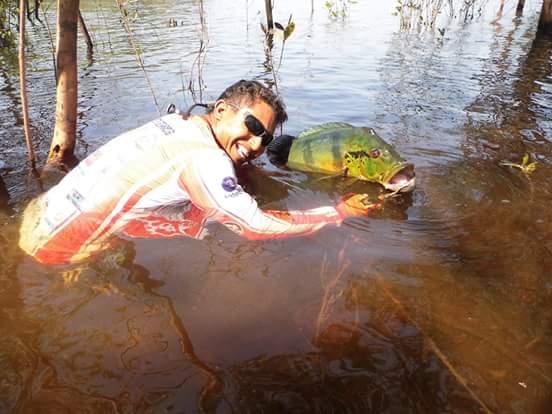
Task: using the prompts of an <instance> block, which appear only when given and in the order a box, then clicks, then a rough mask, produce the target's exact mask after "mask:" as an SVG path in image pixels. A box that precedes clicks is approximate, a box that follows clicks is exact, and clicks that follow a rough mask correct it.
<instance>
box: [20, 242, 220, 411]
mask: <svg viewBox="0 0 552 414" xmlns="http://www.w3.org/2000/svg"><path fill="white" fill-rule="evenodd" d="M133 256H134V252H133V247H132V244H131V243H128V244H126V245H125V247H124V248H123V249H121V250H120V251H118V252H111V253H109V254H105V255H104V256H103V257H102V258H99V259H98V261H96V262H94V263H90V264H88V265H83V266H81V267H77V268H68V269H66V270H64V271H61V274H60V272H59V271H54V272H52V271H48V273H47V274H44V269H43V268H40V267H39V266H38V265H36V264H34V263H30V262H25V263H23V264H22V265H21V266H19V268H18V282H19V284H20V288H21V289H23V291H24V292H25V294H24V296H23V300H24V309H25V315H26V319H27V320H29V321H30V322H32V323H33V324H36V325H37V326H40V330H39V332H37V333H36V335H37V337H36V340H35V341H36V342H35V343H36V345H37V347H38V352H39V353H40V355H41V358H42V360H43V361H44V363H45V364H46V367H44V368H43V369H44V370H45V374H44V376H45V377H47V378H43V379H42V382H41V383H39V384H35V387H37V386H38V387H39V388H40V389H41V392H39V393H38V394H37V395H38V396H35V395H34V394H33V397H32V398H27V399H24V401H23V402H24V403H25V409H27V410H28V411H29V412H31V411H32V409H33V407H39V406H41V405H44V404H46V405H48V404H49V403H48V401H50V400H52V399H53V400H55V404H61V407H63V409H64V410H67V411H68V412H69V411H71V410H72V408H71V407H74V406H75V405H74V404H75V399H74V398H72V396H75V397H79V398H80V399H81V400H82V401H81V403H80V405H81V406H82V407H83V409H85V410H87V411H90V412H96V410H97V409H99V408H100V407H98V404H100V403H101V404H102V405H103V406H104V407H105V408H108V407H110V409H109V410H108V411H107V412H120V411H121V410H122V411H125V410H128V409H130V410H131V411H136V410H138V411H140V410H142V409H146V408H147V407H151V406H156V407H158V409H163V408H167V407H170V406H173V407H174V406H178V407H180V408H181V409H186V410H190V411H195V407H196V404H197V403H196V396H200V399H199V404H200V407H201V406H202V405H206V404H207V405H208V403H209V398H212V395H213V394H215V393H216V392H217V390H220V380H219V379H218V378H217V373H216V371H215V370H214V369H213V368H210V367H209V366H208V365H207V364H205V363H204V362H202V361H201V360H200V359H199V358H198V357H197V356H196V354H195V352H194V348H193V346H192V343H191V341H190V338H189V337H188V334H187V332H186V330H185V328H184V326H183V325H182V322H181V320H180V317H179V316H178V314H177V313H176V312H175V310H174V307H173V305H172V302H171V299H170V298H168V297H166V296H164V295H160V294H157V293H155V291H154V290H153V288H154V287H159V283H158V282H156V281H154V280H152V279H150V278H149V272H148V271H147V270H146V269H145V268H143V267H141V266H139V265H135V264H134V263H133ZM60 276H61V277H60ZM175 390H179V391H180V393H176V394H175V393H174V392H173V391H175ZM42 393H45V394H46V396H45V397H44V398H43V397H42ZM51 394H54V395H51ZM56 395H57V396H56ZM100 396H101V397H100ZM201 396H203V397H201ZM66 398H67V400H65V399H66ZM45 399H46V400H47V401H44V400H45ZM64 400H65V401H64ZM108 403H109V404H108ZM186 407H187V408H186ZM51 409H53V407H52V408H51Z"/></svg>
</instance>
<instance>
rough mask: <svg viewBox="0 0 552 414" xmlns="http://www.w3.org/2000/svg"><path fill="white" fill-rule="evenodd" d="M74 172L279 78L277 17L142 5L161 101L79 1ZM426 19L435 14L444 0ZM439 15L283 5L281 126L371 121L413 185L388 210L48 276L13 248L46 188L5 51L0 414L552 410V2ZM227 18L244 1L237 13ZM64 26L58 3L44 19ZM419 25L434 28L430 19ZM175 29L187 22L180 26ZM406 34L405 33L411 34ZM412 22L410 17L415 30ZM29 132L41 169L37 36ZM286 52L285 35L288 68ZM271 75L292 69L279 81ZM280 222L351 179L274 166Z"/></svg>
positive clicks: (119, 33) (251, 187) (494, 4)
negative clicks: (121, 143)
mask: <svg viewBox="0 0 552 414" xmlns="http://www.w3.org/2000/svg"><path fill="white" fill-rule="evenodd" d="M81 3H82V11H83V15H84V18H85V19H86V21H87V23H88V26H89V28H90V30H91V32H92V34H93V37H94V42H95V51H94V54H93V55H91V56H90V55H89V56H87V54H86V48H85V46H84V43H83V42H81V44H80V46H79V53H80V55H79V81H80V84H79V119H78V139H79V143H78V155H79V156H80V157H81V158H82V157H84V156H85V155H86V154H88V153H90V152H91V151H92V150H94V149H95V148H97V147H98V146H99V145H101V144H102V143H104V142H106V141H108V140H109V139H110V138H112V137H114V136H116V135H117V134H119V133H121V132H123V131H125V130H128V129H130V128H133V127H136V126H138V125H141V124H143V123H145V122H148V121H149V120H151V119H153V118H155V117H156V116H157V110H156V106H155V104H154V100H153V98H152V92H151V90H153V91H154V93H155V96H156V99H157V101H158V104H159V108H160V111H161V112H163V111H164V108H166V106H167V105H168V104H169V103H171V102H174V103H175V104H177V105H178V106H181V107H186V106H187V105H190V104H191V103H192V94H191V92H190V90H189V88H188V84H189V82H190V80H194V88H195V89H194V92H195V93H196V94H197V95H199V94H200V92H201V94H203V97H204V99H205V100H208V99H212V98H214V97H216V96H217V95H218V94H219V93H220V91H221V90H222V89H223V88H225V87H226V86H227V85H228V84H230V83H232V82H234V81H235V80H237V79H241V78H258V79H264V80H266V81H268V82H273V75H272V73H271V72H270V71H269V70H268V69H267V65H266V62H267V54H266V50H265V47H264V45H263V35H262V32H261V30H260V24H259V23H260V22H261V20H262V19H263V16H264V5H263V4H262V2H260V1H256V2H253V1H251V0H245V1H242V2H233V3H230V2H225V1H222V0H206V1H205V2H204V10H205V23H206V24H205V27H204V30H203V38H204V40H205V45H206V49H205V53H204V54H202V55H201V62H203V65H202V68H201V80H202V82H203V87H204V88H203V89H202V90H201V91H200V89H199V88H198V87H199V86H201V83H200V82H199V81H198V73H199V72H198V68H197V66H194V61H195V59H196V58H197V56H198V55H197V51H198V49H199V47H200V37H201V34H202V31H201V28H200V26H199V21H200V17H199V3H198V2H197V1H191V0H185V1H181V2H176V1H160V0H155V1H148V2H141V1H136V2H132V3H129V4H128V8H129V10H130V12H129V16H130V17H131V20H132V27H133V30H134V36H135V40H136V43H137V44H139V46H140V48H141V49H142V50H143V52H144V53H143V58H144V63H145V68H146V71H147V75H148V79H149V81H150V83H151V88H150V87H149V86H148V82H147V81H146V79H145V77H144V72H143V71H142V70H141V69H140V68H139V67H138V66H137V64H136V60H135V53H134V51H133V49H132V46H131V43H130V41H129V38H128V35H127V33H126V32H125V31H124V30H123V28H122V26H121V22H120V16H121V15H120V13H119V11H118V9H117V8H116V7H115V5H114V4H113V2H107V1H103V0H98V1H82V2H81ZM428 3H430V2H428ZM515 3H516V2H514V1H506V2H505V5H504V9H503V11H502V14H501V15H499V16H497V13H498V11H499V2H498V1H486V2H483V4H479V3H478V5H477V7H475V8H474V13H473V19H472V18H468V19H467V21H464V19H463V18H462V16H459V15H460V14H461V11H460V10H457V11H456V13H455V14H456V17H453V18H450V19H449V18H448V11H447V9H444V10H443V13H442V14H441V15H439V16H438V19H437V22H436V29H437V30H429V29H428V28H427V26H424V25H423V24H422V25H420V24H414V23H416V22H418V21H419V17H418V15H416V14H415V15H413V16H411V17H410V18H408V16H405V17H404V19H403V25H402V28H401V17H400V16H394V15H392V12H393V11H394V9H395V6H396V2H394V1H391V0H388V1H381V2H358V3H356V4H350V5H349V14H348V16H346V17H345V18H337V19H333V18H331V17H330V16H329V15H328V12H327V11H326V9H325V8H324V5H323V2H322V1H315V2H314V11H311V2H307V1H305V2H297V1H290V0H279V1H276V4H275V11H274V16H275V20H277V21H280V22H282V23H283V24H285V23H286V22H287V19H288V18H289V15H290V14H293V20H294V21H295V22H296V24H297V28H296V31H295V33H294V34H293V35H292V37H291V38H290V39H289V40H288V42H287V43H286V46H285V49H284V53H283V60H282V64H281V66H280V68H279V70H278V72H277V74H276V77H277V81H278V88H279V91H280V92H281V93H282V95H283V96H284V98H285V101H286V104H287V107H288V112H289V115H290V120H289V122H288V123H287V124H286V126H285V132H287V133H292V134H296V133H298V132H299V131H301V130H303V129H305V128H307V127H309V126H311V125H314V124H319V123H323V122H330V121H343V122H349V123H352V124H355V125H359V126H362V125H364V126H370V127H372V128H374V129H375V130H376V131H378V132H379V134H380V135H381V136H383V137H384V138H386V140H387V141H389V142H390V143H392V144H393V145H394V146H395V148H396V149H397V151H398V152H399V153H401V154H402V155H403V156H404V157H405V158H406V159H408V160H409V161H411V162H413V163H414V164H415V165H416V174H417V187H416V189H415V190H414V191H413V193H412V194H410V195H405V196H401V197H397V198H394V199H391V200H388V201H386V203H385V207H384V208H383V210H382V211H381V212H379V213H378V214H377V215H375V216H373V217H369V218H368V217H366V218H364V217H363V218H355V219H352V220H350V221H347V222H346V223H345V224H343V225H342V226H340V227H328V228H326V229H324V230H323V231H321V232H320V233H318V234H316V235H314V236H311V237H307V238H295V239H283V240H274V241H247V240H244V239H241V238H239V237H238V236H236V235H234V234H232V233H230V232H229V231H228V230H226V229H224V228H222V227H214V228H213V232H212V234H211V236H210V237H209V238H207V239H205V240H202V241H198V240H192V239H184V238H183V239H171V240H128V241H127V242H126V244H125V245H123V246H122V247H121V248H120V249H119V250H117V251H114V252H109V254H106V255H105V256H104V257H102V258H101V260H95V261H92V262H90V263H85V264H82V265H79V266H72V267H63V268H60V267H45V266H39V265H37V264H35V263H33V261H32V260H31V259H30V258H28V257H25V255H24V254H23V253H22V252H21V251H19V250H18V248H17V247H16V243H17V223H18V220H19V215H20V213H21V211H22V209H23V208H24V206H25V204H26V202H28V201H29V200H30V199H31V198H32V197H33V196H35V195H36V194H37V193H38V192H39V191H40V189H41V184H40V182H38V181H37V180H36V179H35V178H34V177H33V176H32V175H30V174H29V172H28V167H27V164H26V159H25V157H26V150H25V147H24V138H23V132H22V119H21V115H20V113H21V107H20V100H19V89H18V77H17V66H16V59H14V58H13V56H11V55H10V54H9V53H7V52H6V51H1V52H0V62H1V65H0V109H1V110H0V125H1V127H0V141H1V142H2V146H1V148H0V177H1V180H0V413H4V412H5V413H77V412H78V413H80V412H86V413H134V412H136V413H161V412H171V413H172V412H174V413H196V412H208V413H214V412H217V413H230V412H232V413H249V412H251V413H287V412H290V413H319V412H320V413H489V412H492V413H516V414H518V413H549V412H551V410H552V408H551V407H552V209H551V207H550V205H551V202H552V180H551V179H550V175H551V173H552V121H551V119H552V74H551V68H552V40H550V39H546V38H541V37H536V25H537V20H538V13H539V12H540V8H541V2H540V1H538V0H527V2H526V5H525V9H524V11H523V15H522V16H519V17H516V16H515ZM230 4H232V5H231V6H230ZM46 8H47V10H46V16H47V18H48V20H49V21H50V24H51V25H52V28H53V27H54V25H53V22H54V18H55V16H54V14H53V10H54V6H53V4H52V3H46ZM424 16H425V14H424ZM169 19H175V20H176V21H177V26H175V27H169ZM409 22H410V27H408V26H409V25H408V24H406V23H409ZM413 22H414V23H413ZM29 36H30V38H31V40H30V42H29V45H28V55H29V61H28V83H29V97H30V116H31V121H32V125H33V133H34V140H35V146H36V150H37V153H38V155H39V158H40V160H41V161H43V159H44V157H45V155H46V153H47V149H48V145H49V140H50V138H51V135H52V129H53V110H54V107H55V93H54V92H55V85H54V76H53V72H52V63H51V55H50V41H49V38H48V32H47V30H46V29H45V27H44V26H42V25H40V24H39V23H37V24H36V26H35V27H34V28H33V27H30V28H29ZM280 51H281V43H280V41H279V40H275V44H274V50H273V55H274V60H275V61H276V62H277V61H278V60H279V56H280ZM276 66H277V64H276ZM525 154H529V156H530V160H531V161H536V162H537V168H536V170H535V171H534V172H533V173H531V174H525V173H523V172H522V171H521V170H520V169H517V168H512V167H507V166H504V165H502V164H501V162H502V161H508V162H512V163H518V164H519V163H521V162H522V159H523V157H524V155H525ZM241 175H242V179H243V182H244V184H245V187H246V189H247V190H248V191H249V192H250V193H251V194H253V195H254V196H255V197H256V198H257V200H258V201H259V203H260V204H261V205H262V206H265V207H267V208H283V209H288V208H301V207H303V208H304V207H313V206H319V205H323V204H326V203H331V202H333V200H334V199H335V198H336V197H337V196H338V195H339V194H342V193H345V192H350V191H362V192H368V193H370V194H373V195H377V194H378V191H379V189H378V187H377V186H376V185H372V184H359V183H354V184H351V183H349V182H345V181H343V180H341V179H337V178H335V179H328V180H322V181H320V180H318V179H317V178H318V177H316V176H309V175H307V174H303V173H298V172H292V171H288V170H283V169H279V168H277V167H275V166H272V165H271V164H270V163H269V162H268V160H267V159H266V157H262V158H261V159H260V160H259V161H258V162H257V163H256V165H255V166H251V167H249V168H246V169H245V170H244V171H243V172H242V173H241Z"/></svg>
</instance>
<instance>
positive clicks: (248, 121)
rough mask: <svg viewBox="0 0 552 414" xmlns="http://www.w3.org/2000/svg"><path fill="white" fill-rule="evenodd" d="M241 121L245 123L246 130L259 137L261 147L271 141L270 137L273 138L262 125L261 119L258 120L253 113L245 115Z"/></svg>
mask: <svg viewBox="0 0 552 414" xmlns="http://www.w3.org/2000/svg"><path fill="white" fill-rule="evenodd" d="M243 122H244V123H245V126H246V128H247V130H248V131H249V132H250V133H251V134H253V135H255V136H256V137H259V138H261V145H262V146H263V147H266V146H267V145H268V144H270V143H271V142H272V139H273V138H274V137H273V136H272V134H271V133H270V132H268V131H267V130H266V129H265V127H264V126H263V124H262V123H261V121H259V120H258V119H257V118H255V117H254V116H253V115H251V114H249V115H246V116H245V119H244V121H243Z"/></svg>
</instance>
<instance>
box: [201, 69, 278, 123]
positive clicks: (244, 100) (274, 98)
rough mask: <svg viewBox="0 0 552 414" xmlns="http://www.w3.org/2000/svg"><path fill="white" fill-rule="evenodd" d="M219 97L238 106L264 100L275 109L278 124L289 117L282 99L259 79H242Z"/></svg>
mask: <svg viewBox="0 0 552 414" xmlns="http://www.w3.org/2000/svg"><path fill="white" fill-rule="evenodd" d="M218 99H223V100H225V101H228V102H229V103H232V104H234V105H236V106H240V105H242V104H246V105H252V104H254V103H255V102H257V101H259V100H262V101H263V102H265V103H266V104H268V105H269V106H270V107H271V108H272V110H273V111H274V114H275V117H276V125H282V124H283V123H284V122H286V121H287V118H288V116H287V113H286V107H285V105H284V102H283V101H282V99H280V97H279V96H278V95H276V94H275V93H274V92H272V91H271V90H270V89H269V88H267V87H266V86H264V85H263V84H262V83H260V82H258V81H254V80H243V79H242V80H240V81H238V82H236V83H234V84H233V85H230V86H229V87H228V88H226V90H225V91H224V92H223V93H222V94H221V95H220V96H219V97H218ZM211 111H212V109H211ZM209 112H210V111H209Z"/></svg>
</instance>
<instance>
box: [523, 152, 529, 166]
mask: <svg viewBox="0 0 552 414" xmlns="http://www.w3.org/2000/svg"><path fill="white" fill-rule="evenodd" d="M528 162H529V154H525V155H524V156H523V160H521V165H527V163H528Z"/></svg>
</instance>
